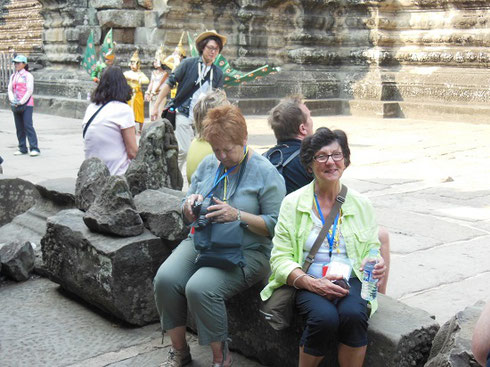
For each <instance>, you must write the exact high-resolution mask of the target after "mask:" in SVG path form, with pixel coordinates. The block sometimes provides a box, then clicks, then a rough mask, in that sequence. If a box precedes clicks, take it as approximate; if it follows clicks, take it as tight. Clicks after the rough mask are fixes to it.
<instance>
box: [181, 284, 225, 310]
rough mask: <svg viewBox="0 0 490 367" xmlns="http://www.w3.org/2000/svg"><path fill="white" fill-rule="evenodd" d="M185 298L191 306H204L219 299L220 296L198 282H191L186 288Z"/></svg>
mask: <svg viewBox="0 0 490 367" xmlns="http://www.w3.org/2000/svg"><path fill="white" fill-rule="evenodd" d="M185 297H186V298H187V302H188V303H189V304H190V305H204V304H209V302H210V300H212V299H216V298H218V295H216V294H214V292H212V291H211V290H210V289H207V288H206V287H203V286H202V285H200V284H198V283H196V282H192V281H189V282H188V283H187V285H186V287H185Z"/></svg>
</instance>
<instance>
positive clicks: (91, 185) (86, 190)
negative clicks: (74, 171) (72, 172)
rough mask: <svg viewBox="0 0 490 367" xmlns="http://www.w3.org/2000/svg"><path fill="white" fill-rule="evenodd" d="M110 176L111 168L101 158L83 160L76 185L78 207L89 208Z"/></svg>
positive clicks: (83, 209)
mask: <svg viewBox="0 0 490 367" xmlns="http://www.w3.org/2000/svg"><path fill="white" fill-rule="evenodd" d="M109 176H110V172H109V169H108V168H107V166H106V165H105V164H104V162H102V160H100V159H99V158H96V157H92V158H89V159H86V160H84V161H83V163H82V165H81V166H80V170H79V171H78V175H77V182H76V187H75V203H76V206H77V208H78V209H80V210H82V211H87V210H88V208H89V207H90V205H92V203H93V202H94V201H95V199H96V198H97V196H98V195H99V194H100V192H101V190H102V187H103V186H104V184H105V183H106V181H107V178H108V177H109Z"/></svg>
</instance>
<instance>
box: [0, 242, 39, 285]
mask: <svg viewBox="0 0 490 367" xmlns="http://www.w3.org/2000/svg"><path fill="white" fill-rule="evenodd" d="M0 262H1V263H2V273H3V274H5V275H7V276H9V277H10V278H12V279H14V280H16V281H18V282H21V281H24V280H27V279H29V276H30V274H31V272H32V269H34V251H33V249H32V246H31V244H30V243H29V242H10V243H7V244H5V245H3V246H1V247H0Z"/></svg>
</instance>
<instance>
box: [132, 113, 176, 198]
mask: <svg viewBox="0 0 490 367" xmlns="http://www.w3.org/2000/svg"><path fill="white" fill-rule="evenodd" d="M177 153H178V146H177V140H176V139H175V134H174V132H173V128H172V125H171V124H170V123H169V122H168V121H167V120H163V121H156V122H154V123H152V124H151V125H150V126H149V127H148V128H147V129H145V130H144V131H143V135H142V136H141V139H140V145H139V150H138V154H137V156H136V158H135V159H133V160H132V161H131V163H130V165H129V167H128V170H127V171H126V173H125V176H126V178H127V180H128V184H129V187H130V188H131V193H132V194H133V195H137V194H139V193H141V192H143V191H145V190H147V189H154V190H157V189H159V188H161V187H169V188H172V189H177V190H181V189H182V185H183V178H182V174H181V173H180V170H179V166H178V161H177V159H178V158H177Z"/></svg>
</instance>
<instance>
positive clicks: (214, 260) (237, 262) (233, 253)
mask: <svg viewBox="0 0 490 367" xmlns="http://www.w3.org/2000/svg"><path fill="white" fill-rule="evenodd" d="M247 158H248V154H247V156H245V158H244V159H243V162H242V167H241V169H240V173H239V176H238V182H237V187H238V185H239V184H240V181H241V178H242V176H243V174H244V172H245V168H246V165H247ZM217 185H218V184H217V183H216V184H215V185H214V187H213V188H212V189H211V191H210V192H209V193H208V195H206V196H205V197H208V196H209V195H210V194H212V192H213V191H214V190H215V188H216V187H217ZM246 227H247V224H245V223H243V222H241V221H239V220H235V221H232V222H225V223H209V224H207V225H206V226H205V227H204V228H202V227H200V228H196V227H195V232H194V237H193V240H194V247H195V248H196V250H198V251H199V254H198V255H197V257H196V260H195V264H196V266H198V267H203V266H210V267H215V268H220V269H225V270H228V269H233V268H234V267H235V266H239V267H241V268H243V267H244V266H246V265H247V263H246V261H245V257H244V256H243V248H242V242H243V236H244V234H245V233H244V232H245V228H246Z"/></svg>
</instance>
